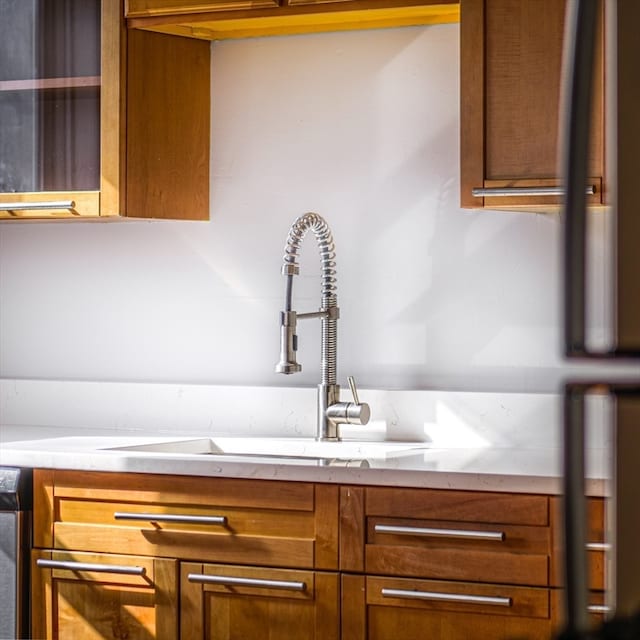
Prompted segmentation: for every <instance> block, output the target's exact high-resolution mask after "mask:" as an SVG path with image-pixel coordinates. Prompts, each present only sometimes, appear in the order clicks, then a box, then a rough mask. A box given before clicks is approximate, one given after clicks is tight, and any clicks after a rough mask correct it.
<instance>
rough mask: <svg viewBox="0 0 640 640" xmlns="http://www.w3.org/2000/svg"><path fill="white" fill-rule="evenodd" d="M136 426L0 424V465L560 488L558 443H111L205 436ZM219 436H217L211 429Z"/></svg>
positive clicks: (597, 466)
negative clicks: (390, 449)
mask: <svg viewBox="0 0 640 640" xmlns="http://www.w3.org/2000/svg"><path fill="white" fill-rule="evenodd" d="M202 437H203V436H202V433H193V434H189V433H181V435H180V437H179V438H178V437H169V436H161V435H152V434H149V433H141V432H139V431H137V432H136V431H131V430H126V429H123V430H116V429H87V428H82V429H78V428H69V427H66V428H65V427H51V426H47V427H42V426H40V427H27V426H12V425H4V426H0V465H4V466H23V467H33V468H53V469H75V470H90V471H108V472H132V473H155V474H175V475H191V476H208V477H215V476H219V477H236V478H256V479H279V480H291V481H312V482H331V483H351V484H363V485H383V486H397V487H430V488H446V489H460V490H482V491H508V492H518V493H539V494H560V493H562V470H561V469H562V465H561V451H560V450H559V448H558V447H549V448H545V447H535V448H534V447H526V448H525V447H521V448H520V447H496V446H488V447H474V448H461V447H450V448H449V447H442V446H433V445H430V444H429V443H425V448H422V449H416V450H412V451H409V452H407V453H406V454H403V455H400V456H393V457H389V458H387V459H385V458H382V459H373V460H368V463H369V467H368V468H362V467H360V466H359V465H358V464H351V463H345V464H343V465H339V466H331V465H330V466H326V465H323V464H322V463H321V462H319V461H318V460H316V459H313V458H309V459H306V460H303V459H288V458H284V457H282V458H280V457H264V458H261V457H243V456H236V455H233V456H229V455H224V456H218V455H198V454H185V453H163V452H153V451H140V450H128V451H123V450H114V448H116V447H118V448H120V447H131V446H140V445H148V444H153V443H163V442H169V441H176V442H178V441H184V440H188V439H189V438H193V439H198V438H202ZM208 437H214V436H208ZM587 474H588V476H589V477H588V480H587V483H586V491H587V493H588V494H589V495H594V496H599V495H606V493H607V485H608V483H607V481H606V477H607V476H608V475H609V474H608V473H607V454H606V450H605V449H589V450H588V460H587Z"/></svg>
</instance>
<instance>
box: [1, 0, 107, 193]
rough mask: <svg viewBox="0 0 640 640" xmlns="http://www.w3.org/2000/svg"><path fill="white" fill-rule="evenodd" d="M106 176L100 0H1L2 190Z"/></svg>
mask: <svg viewBox="0 0 640 640" xmlns="http://www.w3.org/2000/svg"><path fill="white" fill-rule="evenodd" d="M99 183H100V0H0V193H11V192H37V191H80V190H97V189H98V188H99Z"/></svg>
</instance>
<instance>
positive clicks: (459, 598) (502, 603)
mask: <svg viewBox="0 0 640 640" xmlns="http://www.w3.org/2000/svg"><path fill="white" fill-rule="evenodd" d="M381 593H382V596H383V597H385V598H411V599H418V600H440V601H443V602H462V603H471V604H491V605H495V606H498V607H510V606H511V604H512V601H511V598H503V597H500V596H474V595H471V594H466V593H441V592H439V591H409V590H407V589H382V591H381Z"/></svg>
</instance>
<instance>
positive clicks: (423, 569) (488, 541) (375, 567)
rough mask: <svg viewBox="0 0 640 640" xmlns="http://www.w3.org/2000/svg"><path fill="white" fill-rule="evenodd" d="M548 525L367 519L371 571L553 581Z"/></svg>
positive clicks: (509, 581)
mask: <svg viewBox="0 0 640 640" xmlns="http://www.w3.org/2000/svg"><path fill="white" fill-rule="evenodd" d="M549 553H550V533H549V529H548V528H547V527H525V526H520V527H519V526H515V525H504V524H493V525H487V524H476V523H473V524H470V523H465V522H462V523H461V522H454V521H444V520H407V519H398V518H378V517H368V518H367V536H366V544H365V566H366V571H367V573H383V574H386V575H402V576H424V577H430V578H438V579H450V580H483V581H499V582H505V583H507V584H528V585H540V586H546V585H547V584H548V577H549V576H548V562H549Z"/></svg>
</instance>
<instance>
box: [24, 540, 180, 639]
mask: <svg viewBox="0 0 640 640" xmlns="http://www.w3.org/2000/svg"><path fill="white" fill-rule="evenodd" d="M39 557H46V558H51V559H54V560H64V561H70V560H72V561H78V562H93V563H99V564H128V565H129V564H134V565H136V566H144V567H145V569H146V570H147V571H146V574H145V576H122V575H120V576H119V575H117V574H109V573H97V572H77V571H63V570H58V569H43V568H40V567H37V566H36V565H35V561H36V560H37V558H39ZM176 571H177V561H175V560H168V559H155V560H154V559H152V558H141V557H132V556H121V555H113V556H112V555H106V554H81V553H68V552H59V551H58V552H53V553H50V552H47V551H35V552H34V581H33V611H34V615H33V632H34V637H38V638H46V640H53V639H54V638H65V639H66V638H69V639H71V640H76V639H78V640H80V639H82V640H85V639H86V640H93V639H96V640H97V639H99V638H116V639H121V640H125V639H127V640H150V638H159V639H162V640H172V639H174V638H177V631H178V616H177V606H176V605H177V599H178V593H177V590H176V587H177V574H176ZM157 580H159V583H157V582H156V581H157ZM41 612H44V616H43V617H42V618H41V617H40V614H41Z"/></svg>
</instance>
